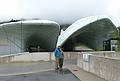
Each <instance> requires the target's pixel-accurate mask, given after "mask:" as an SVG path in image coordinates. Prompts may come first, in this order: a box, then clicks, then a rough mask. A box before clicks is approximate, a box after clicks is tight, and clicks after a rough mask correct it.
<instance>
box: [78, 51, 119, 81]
mask: <svg viewBox="0 0 120 81" xmlns="http://www.w3.org/2000/svg"><path fill="white" fill-rule="evenodd" d="M99 53H100V52H99ZM84 54H85V53H80V54H78V61H77V65H78V66H79V67H80V68H82V69H84V70H85V71H88V72H91V73H93V74H95V75H97V76H99V77H101V78H104V79H105V80H108V81H120V58H114V57H108V56H100V55H89V56H88V58H87V60H86V59H85V58H83V56H84ZM101 54H102V52H101Z"/></svg>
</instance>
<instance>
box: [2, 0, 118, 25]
mask: <svg viewBox="0 0 120 81" xmlns="http://www.w3.org/2000/svg"><path fill="white" fill-rule="evenodd" d="M116 1H117V0H0V11H1V13H0V20H2V19H20V18H27V19H33V18H39V19H49V20H54V21H57V22H58V23H73V22H74V21H76V20H77V19H80V18H83V17H86V16H92V15H106V14H108V15H114V16H119V14H120V10H119V9H120V6H119V0H118V1H117V2H116Z"/></svg>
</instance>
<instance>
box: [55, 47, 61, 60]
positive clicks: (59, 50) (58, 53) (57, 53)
mask: <svg viewBox="0 0 120 81" xmlns="http://www.w3.org/2000/svg"><path fill="white" fill-rule="evenodd" d="M54 54H55V57H58V58H59V57H60V56H61V55H62V52H61V49H60V48H56V49H55V51H54Z"/></svg>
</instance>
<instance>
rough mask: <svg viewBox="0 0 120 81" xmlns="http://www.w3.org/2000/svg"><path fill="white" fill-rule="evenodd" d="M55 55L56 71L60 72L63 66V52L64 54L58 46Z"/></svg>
mask: <svg viewBox="0 0 120 81" xmlns="http://www.w3.org/2000/svg"><path fill="white" fill-rule="evenodd" d="M54 54H55V70H59V69H61V68H62V66H63V52H62V50H61V48H60V46H58V47H57V48H56V49H55V51H54ZM61 59H62V60H61Z"/></svg>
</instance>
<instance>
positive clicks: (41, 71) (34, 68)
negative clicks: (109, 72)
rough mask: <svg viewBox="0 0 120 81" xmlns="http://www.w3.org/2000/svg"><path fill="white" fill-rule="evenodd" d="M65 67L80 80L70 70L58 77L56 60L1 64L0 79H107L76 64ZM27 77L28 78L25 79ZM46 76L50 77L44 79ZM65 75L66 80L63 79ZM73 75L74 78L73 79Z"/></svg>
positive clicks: (83, 80)
mask: <svg viewBox="0 0 120 81" xmlns="http://www.w3.org/2000/svg"><path fill="white" fill-rule="evenodd" d="M64 68H68V69H69V70H70V71H71V72H72V73H73V74H74V75H75V76H76V77H78V78H79V80H78V79H77V78H75V77H73V74H72V73H70V72H68V75H59V77H61V79H60V78H57V77H58V76H57V75H56V73H55V71H54V62H36V63H35V62H33V63H8V64H0V81H22V80H23V81H53V79H52V78H50V77H53V78H54V81H105V80H104V79H101V78H99V77H97V76H96V75H94V74H92V73H89V72H86V71H84V70H82V69H80V68H78V67H77V66H76V65H69V64H68V65H67V63H66V66H64ZM64 71H66V70H64ZM24 75H25V76H24ZM35 75H36V77H35ZM47 75H48V76H47ZM55 75H56V76H55ZM16 76H17V77H16ZM31 76H33V78H30V77H31ZM38 76H39V77H38ZM26 77H27V79H25V80H24V78H26ZM46 77H47V78H48V79H44V78H46ZM55 77H56V78H55ZM63 77H64V80H62V79H63ZM71 77H73V78H72V79H71ZM15 78H16V79H15ZM20 78H21V79H20ZM49 78H50V79H49ZM7 79H8V80H7ZM9 79H14V80H9ZM37 79H38V80H37ZM40 79H42V80H40ZM57 79H58V80H57ZM73 79H74V80H73Z"/></svg>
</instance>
